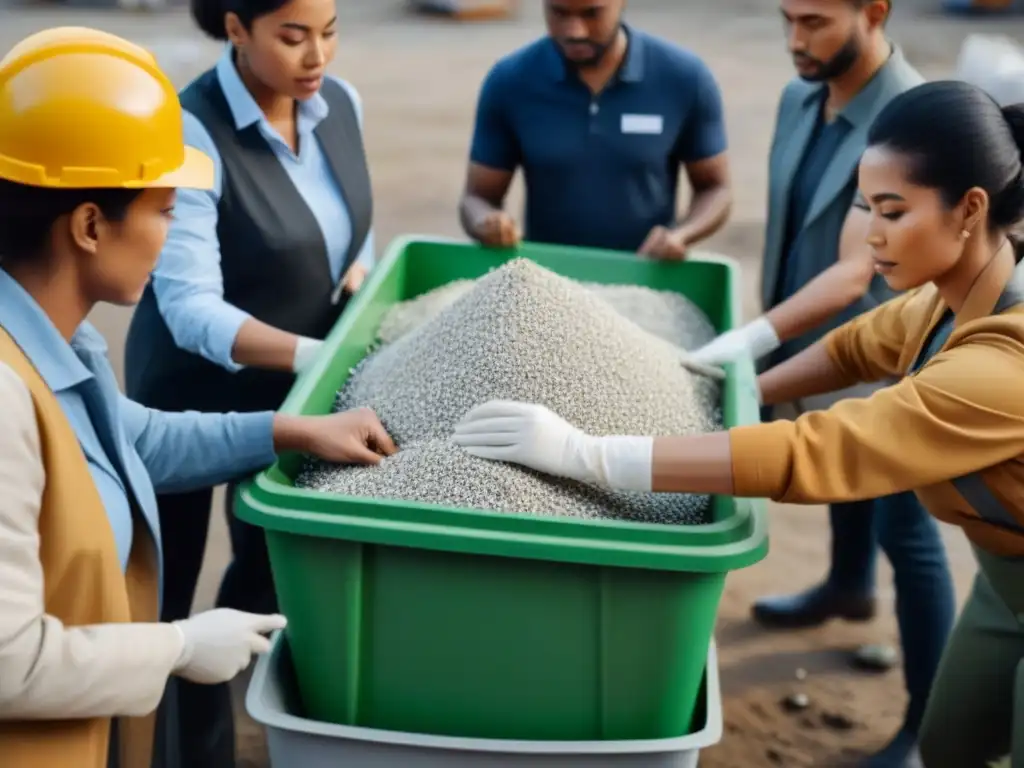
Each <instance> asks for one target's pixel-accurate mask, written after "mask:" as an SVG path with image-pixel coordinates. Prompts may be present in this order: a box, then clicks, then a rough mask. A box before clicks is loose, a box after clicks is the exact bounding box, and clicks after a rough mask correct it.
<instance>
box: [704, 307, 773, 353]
mask: <svg viewBox="0 0 1024 768" xmlns="http://www.w3.org/2000/svg"><path fill="white" fill-rule="evenodd" d="M780 343H781V342H780V341H779V335H778V334H777V333H775V329H774V328H773V327H772V324H771V323H770V322H768V318H766V317H764V316H763V315H762V316H761V317H759V318H757V320H754V321H753V322H750V323H747V324H746V325H744V326H743V327H741V328H737V329H736V330H734V331H726V332H725V333H723V334H722V335H721V336H719V337H718V338H717V339H715V340H714V341H712V342H710V343H708V344H705V345H704V346H703V347H701V348H700V349H695V350H694V351H693V352H690V353H689V355H688V357H689V358H690V359H691V360H693V361H694V362H697V363H704V364H705V365H721V364H723V363H731V362H732V361H733V360H738V359H739V358H741V357H751V358H753V359H754V360H757V359H759V358H762V357H764V356H765V355H767V354H768V353H769V352H774V351H775V350H776V349H778V347H779V344H780Z"/></svg>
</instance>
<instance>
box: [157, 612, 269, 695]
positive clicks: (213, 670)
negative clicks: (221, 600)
mask: <svg viewBox="0 0 1024 768" xmlns="http://www.w3.org/2000/svg"><path fill="white" fill-rule="evenodd" d="M287 623H288V621H287V619H285V617H284V616H279V615H269V616H267V615H261V614H256V613H243V612H242V611H236V610H234V609H232V608H215V609H214V610H212V611H205V612H204V613H200V614H197V615H195V616H192V617H191V618H188V619H182V620H181V621H176V622H174V626H175V627H177V629H178V632H180V633H181V639H182V649H181V655H180V656H179V657H178V661H177V663H176V664H175V665H174V673H175V674H177V675H180V676H181V677H183V678H185V679H186V680H190V681H192V682H193V683H205V684H213V683H226V682H227V681H228V680H231V679H232V678H234V677H235V676H236V675H237V674H238V673H239V672H241V671H242V670H243V669H245V668H246V667H247V666H249V662H250V661H251V660H252V657H253V654H259V653H266V652H267V651H268V650H270V640H268V639H267V638H266V637H265V635H266V634H267V633H269V632H273V631H274V630H275V629H284V627H285V625H286V624H287Z"/></svg>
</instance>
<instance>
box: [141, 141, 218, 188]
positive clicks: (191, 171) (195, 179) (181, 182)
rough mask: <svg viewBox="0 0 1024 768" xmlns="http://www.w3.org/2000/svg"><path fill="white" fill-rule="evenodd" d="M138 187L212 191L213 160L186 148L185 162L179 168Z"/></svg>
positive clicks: (196, 150) (194, 149)
mask: <svg viewBox="0 0 1024 768" xmlns="http://www.w3.org/2000/svg"><path fill="white" fill-rule="evenodd" d="M140 186H142V187H148V188H151V189H155V188H164V187H167V188H170V187H174V188H180V189H200V190H207V189H213V160H211V159H210V158H209V157H208V156H207V155H204V154H203V153H202V152H200V151H199V150H198V149H196V148H195V147H189V146H186V147H185V162H183V163H182V164H181V166H180V167H178V168H177V169H175V170H173V171H169V172H168V173H165V174H164V175H163V176H160V177H158V178H156V179H153V180H152V181H149V182H147V183H146V184H142V185H140Z"/></svg>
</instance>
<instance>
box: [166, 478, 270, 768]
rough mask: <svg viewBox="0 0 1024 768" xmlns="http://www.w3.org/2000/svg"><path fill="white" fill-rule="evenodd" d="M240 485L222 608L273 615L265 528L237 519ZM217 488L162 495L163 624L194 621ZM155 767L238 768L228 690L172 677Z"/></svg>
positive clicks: (230, 509) (231, 492)
mask: <svg viewBox="0 0 1024 768" xmlns="http://www.w3.org/2000/svg"><path fill="white" fill-rule="evenodd" d="M234 490H235V489H234V487H233V486H230V487H229V488H228V492H227V500H226V504H225V507H226V509H225V513H226V514H227V516H228V526H229V530H230V534H231V549H232V553H233V559H232V561H231V564H230V565H229V566H228V569H227V571H226V572H225V573H224V578H223V580H222V581H221V584H220V590H219V592H218V594H217V603H216V604H217V607H223V608H236V609H238V610H240V611H251V612H253V613H274V612H276V611H277V600H276V598H275V595H274V587H273V580H272V578H271V574H270V564H269V561H268V559H267V545H266V540H265V538H264V534H263V530H262V529H261V528H257V527H255V526H251V525H249V524H248V523H244V522H242V521H241V520H238V519H237V518H236V517H235V515H234V510H233V501H234ZM212 496H213V489H206V490H202V491H195V492H192V493H185V494H175V495H167V496H160V497H158V499H157V502H158V505H159V508H160V526H161V529H162V534H163V551H164V596H163V598H164V599H163V608H162V610H161V620H162V621H175V620H177V619H184V618H186V617H188V615H189V613H190V612H191V609H192V601H193V599H194V597H195V591H196V583H197V581H198V580H199V569H200V568H201V566H202V563H203V554H204V553H205V551H206V536H207V529H208V528H209V524H210V503H211V500H212ZM154 752H155V755H154V761H153V768H233V766H234V765H235V727H234V719H233V712H232V707H231V692H230V689H229V688H228V685H227V684H226V683H224V684H222V685H197V684H195V683H189V682H187V681H185V680H182V679H180V678H172V679H171V682H170V683H169V684H168V687H167V692H166V694H165V696H164V699H163V701H162V702H161V704H160V709H159V711H158V727H157V738H156V746H155V749H154Z"/></svg>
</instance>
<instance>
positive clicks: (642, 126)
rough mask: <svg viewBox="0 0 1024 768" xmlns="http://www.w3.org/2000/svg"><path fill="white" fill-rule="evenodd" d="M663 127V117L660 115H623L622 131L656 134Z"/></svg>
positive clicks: (659, 132)
mask: <svg viewBox="0 0 1024 768" xmlns="http://www.w3.org/2000/svg"><path fill="white" fill-rule="evenodd" d="M664 129H665V119H664V118H663V117H662V116H661V115H623V116H622V132H623V133H646V134H648V135H652V136H657V135H659V134H661V132H662V131H663V130H664Z"/></svg>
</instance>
